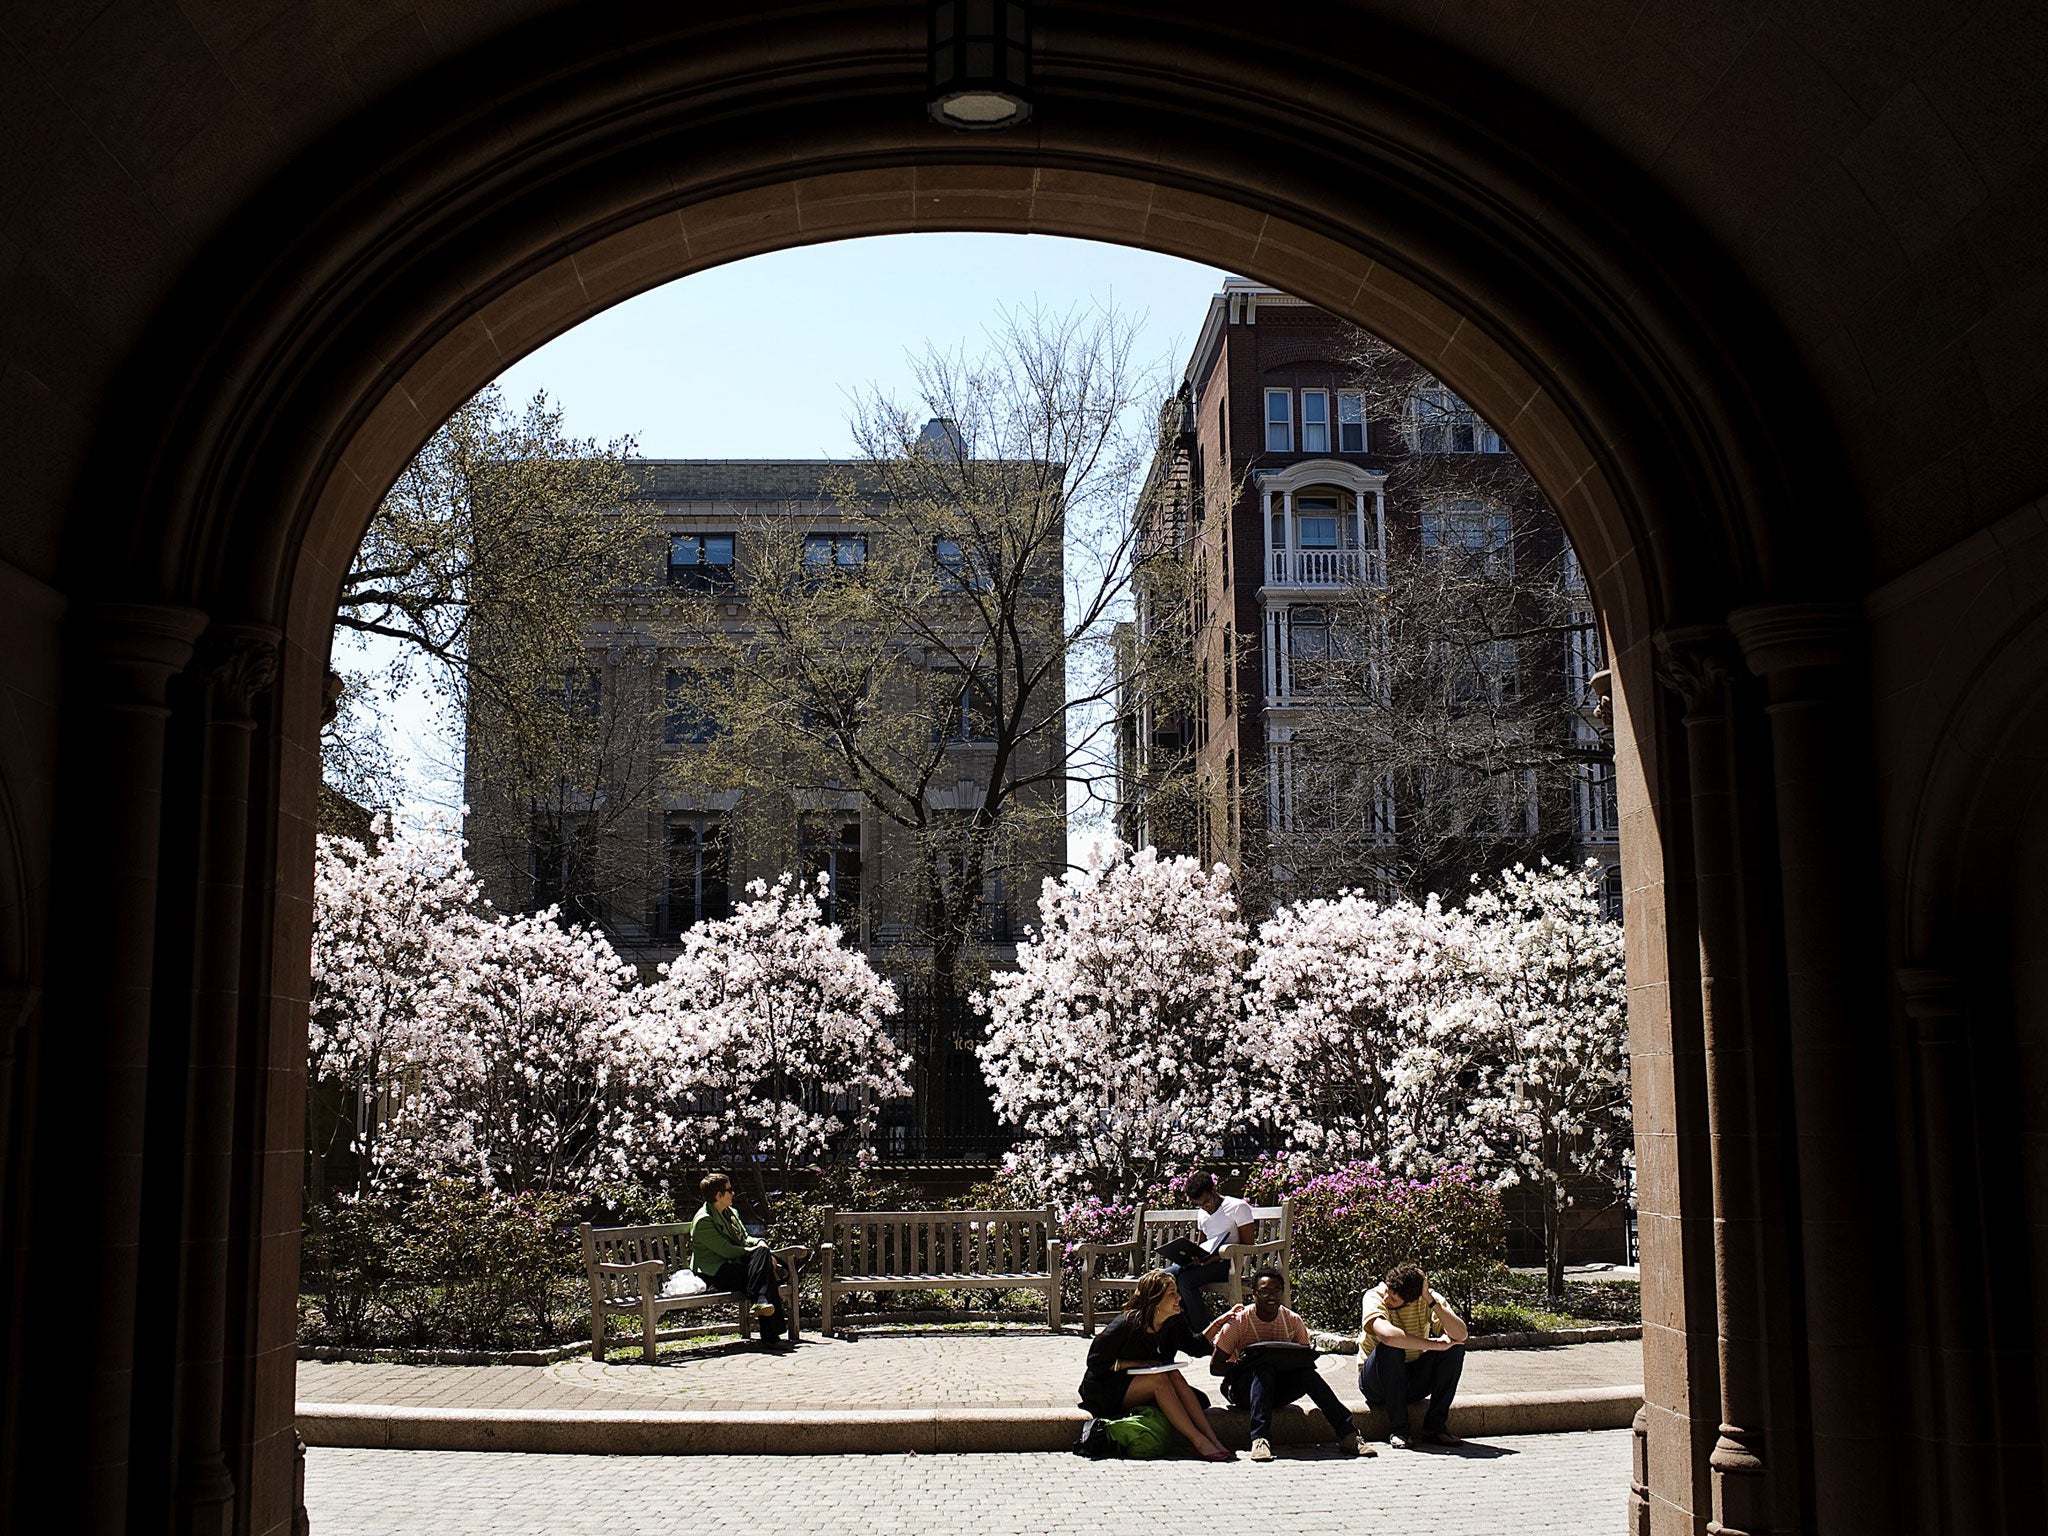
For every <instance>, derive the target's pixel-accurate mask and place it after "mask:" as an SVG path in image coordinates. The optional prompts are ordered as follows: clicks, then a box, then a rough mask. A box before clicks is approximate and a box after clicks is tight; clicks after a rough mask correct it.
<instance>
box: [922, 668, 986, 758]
mask: <svg viewBox="0 0 2048 1536" xmlns="http://www.w3.org/2000/svg"><path fill="white" fill-rule="evenodd" d="M934 683H935V685H936V686H937V688H938V689H939V690H940V700H941V703H942V706H943V708H944V710H945V713H944V715H943V716H942V720H943V727H942V728H943V729H944V731H945V733H946V734H945V739H946V740H947V741H949V742H953V743H956V744H959V745H966V744H969V743H982V742H992V741H994V740H995V739H996V705H995V698H994V696H993V694H991V693H990V691H989V689H988V686H987V685H986V684H985V683H983V682H982V681H981V680H980V679H979V678H976V677H974V676H973V675H972V674H970V673H966V672H958V671H952V670H941V671H940V672H939V673H938V674H937V676H936V678H935V679H934Z"/></svg>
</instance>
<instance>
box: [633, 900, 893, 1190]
mask: <svg viewBox="0 0 2048 1536" xmlns="http://www.w3.org/2000/svg"><path fill="white" fill-rule="evenodd" d="M747 889H748V893H749V894H750V895H751V896H752V897H753V898H754V899H753V900H751V901H746V902H742V903H741V904H740V905H739V906H738V908H737V909H736V910H735V911H734V912H733V915H732V916H731V917H729V918H723V919H720V920H717V921H713V922H705V923H699V924H698V925H697V926H696V927H694V928H692V929H690V930H689V931H688V932H687V933H686V934H684V936H683V940H682V951H681V953H680V954H678V955H677V956H676V958H675V959H674V960H673V961H671V962H670V963H669V964H667V965H666V966H664V967H662V974H661V979H660V980H659V981H657V982H655V983H654V984H653V985H652V986H650V987H647V988H645V989H643V991H642V992H641V993H640V994H639V996H638V997H637V998H636V1000H635V1021H634V1046H635V1050H636V1052H637V1056H636V1063H635V1068H634V1072H635V1077H636V1083H637V1090H636V1099H637V1100H638V1102H639V1105H640V1114H641V1116H642V1117H644V1121H645V1125H646V1134H647V1135H649V1136H651V1137H652V1138H654V1139H655V1140H656V1141H658V1142H665V1143H668V1144H671V1145H679V1146H686V1147H689V1148H691V1149H693V1150H694V1152H695V1153H696V1155H697V1156H698V1157H699V1158H701V1159H703V1160H705V1161H710V1162H726V1163H729V1164H754V1165H757V1166H758V1165H760V1164H764V1163H765V1164H768V1165H771V1166H774V1167H777V1168H782V1169H786V1168H788V1167H790V1166H791V1165H792V1164H796V1163H801V1162H803V1161H806V1160H808V1159H812V1158H818V1157H825V1156H832V1155H836V1154H838V1153H840V1152H841V1151H843V1150H845V1149H847V1148H848V1147H849V1146H850V1145H851V1144H853V1143H858V1142H861V1141H865V1140H867V1139H868V1138H870V1137H871V1136H872V1135H873V1132H874V1125H875V1119H876V1115H877V1112H878V1110H879V1108H880V1105H881V1104H882V1102H883V1101H885V1100H889V1099H898V1098H903V1097H905V1096H907V1095H908V1094H909V1092H910V1081H909V1078H908V1076H907V1074H908V1072H909V1070H910V1061H909V1059H908V1058H907V1057H905V1056H904V1055H903V1053H902V1052H901V1051H900V1050H899V1049H898V1048H897V1046H896V1044H895V1041H894V1040H893V1039H892V1038H891V1037H890V1035H889V1033H888V1030H887V1028H886V1023H885V1021H886V1020H887V1019H888V1018H890V1017H891V1016H893V1015H894V1014H895V1013H897V1012H898V1004H897V1000H896V989H895V988H894V987H893V986H891V985H890V984H889V983H888V982H887V981H885V980H883V979H882V978H881V977H880V976H879V975H877V974H876V972H875V970H874V968H873V967H872V966H871V965H869V963H868V961H867V958H866V956H864V955H862V954H860V953H859V952H858V951H856V950H853V949H849V948H848V947H847V946H846V944H845V943H844V942H843V936H842V935H841V933H840V930H839V929H838V928H837V927H835V926H833V925H831V924H828V923H827V922H826V921H825V920H824V915H823V910H822V908H821V906H820V903H819V896H818V892H817V891H816V890H813V889H811V888H810V887H807V886H804V885H802V884H799V883H798V882H797V881H796V880H795V879H794V877H792V876H790V875H787V874H785V875H784V876H782V877H781V879H779V880H778V881H777V882H776V883H775V885H774V887H773V888H772V889H771V888H770V887H769V886H768V885H767V883H766V882H764V881H760V880H756V881H754V882H753V883H752V884H751V885H749V886H748V887H747Z"/></svg>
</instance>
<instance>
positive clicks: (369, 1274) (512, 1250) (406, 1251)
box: [306, 1179, 582, 1350]
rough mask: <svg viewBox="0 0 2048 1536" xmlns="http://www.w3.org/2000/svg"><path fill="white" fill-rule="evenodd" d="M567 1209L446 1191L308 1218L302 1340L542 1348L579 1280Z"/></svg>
mask: <svg viewBox="0 0 2048 1536" xmlns="http://www.w3.org/2000/svg"><path fill="white" fill-rule="evenodd" d="M580 1216H581V1208H580V1206H579V1204H578V1202H577V1201H575V1200H573V1199H572V1198H570V1197H568V1196H566V1195H557V1194H520V1195H507V1194H501V1193H499V1192H497V1191H495V1190H487V1189H482V1188H479V1187H478V1186H476V1185H473V1184H467V1183H463V1182H461V1181H458V1180H453V1179H441V1180H435V1181H432V1182H430V1183H428V1184H425V1185H423V1186H421V1188H420V1189H419V1190H418V1191H417V1192H415V1193H414V1194H413V1195H411V1196H410V1197H409V1198H400V1197H397V1196H390V1195H385V1196H365V1197H363V1198H361V1199H355V1200H346V1201H340V1202H337V1203H336V1204H335V1205H334V1206H331V1207H319V1208H316V1209H315V1210H314V1211H313V1212H310V1213H309V1215H308V1222H307V1242H306V1252H307V1254H308V1256H309V1259H310V1260H311V1262H309V1264H308V1267H307V1274H306V1282H307V1288H308V1289H309V1290H311V1291H313V1292H315V1293H316V1294H317V1295H318V1297H319V1318H320V1321H319V1324H318V1325H317V1326H311V1325H310V1323H309V1327H308V1329H307V1332H308V1335H309V1337H310V1338H317V1339H319V1340H320V1341H321V1342H328V1343H334V1344H343V1345H371V1344H398V1345H403V1346H406V1347H409V1348H415V1349H459V1350H497V1349H509V1348H516V1347H519V1346H521V1345H531V1344H534V1343H536V1342H552V1341H553V1340H554V1338H555V1337H556V1333H557V1329H558V1325H559V1324H560V1323H561V1321H562V1320H563V1319H564V1318H565V1316H566V1315H567V1314H566V1312H565V1303H571V1302H572V1298H573V1296H574V1294H575V1290H576V1287H575V1285H574V1281H575V1279H576V1278H577V1277H578V1275H579V1274H580V1271H581V1263H582V1261H581V1256H580V1255H579V1253H578V1252H577V1248H576V1236H575V1223H576V1222H577V1220H578V1219H580Z"/></svg>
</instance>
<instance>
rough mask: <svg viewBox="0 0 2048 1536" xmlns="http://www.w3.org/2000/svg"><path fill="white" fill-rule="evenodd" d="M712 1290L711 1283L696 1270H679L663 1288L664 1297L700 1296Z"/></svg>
mask: <svg viewBox="0 0 2048 1536" xmlns="http://www.w3.org/2000/svg"><path fill="white" fill-rule="evenodd" d="M710 1289H711V1282H710V1281H708V1280H706V1279H705V1278H704V1277H703V1276H702V1275H700V1274H698V1273H697V1271H695V1270H694V1269H679V1270H677V1271H676V1272H675V1273H674V1274H672V1275H670V1276H669V1277H668V1283H667V1284H666V1285H664V1286H663V1287H662V1288H661V1294H662V1295H664V1296H699V1295H702V1294H703V1293H704V1292H705V1291H708V1290H710Z"/></svg>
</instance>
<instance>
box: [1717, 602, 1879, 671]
mask: <svg viewBox="0 0 2048 1536" xmlns="http://www.w3.org/2000/svg"><path fill="white" fill-rule="evenodd" d="M1728 627H1729V628H1730V629H1731V630H1733V631H1734V633H1735V640H1736V643H1737V644H1738V645H1740V646H1741V647H1742V655H1743V659H1744V660H1745V661H1747V662H1748V663H1749V670H1750V671H1752V672H1754V673H1755V674H1756V675H1757V676H1758V677H1776V676H1778V675H1779V674H1781V673H1786V672H1804V671H1811V670H1814V669H1817V668H1837V667H1846V666H1848V665H1849V664H1850V663H1851V662H1853V661H1854V660H1855V659H1856V657H1857V655H1858V654H1859V653H1860V652H1861V650H1862V647H1863V611H1862V610H1861V609H1860V608H1858V607H1857V606H1856V605H1855V604H1854V603H1759V604H1757V605H1756V606H1755V607H1751V608H1738V609H1736V610H1735V611H1734V612H1733V613H1731V614H1729V615H1728Z"/></svg>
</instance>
